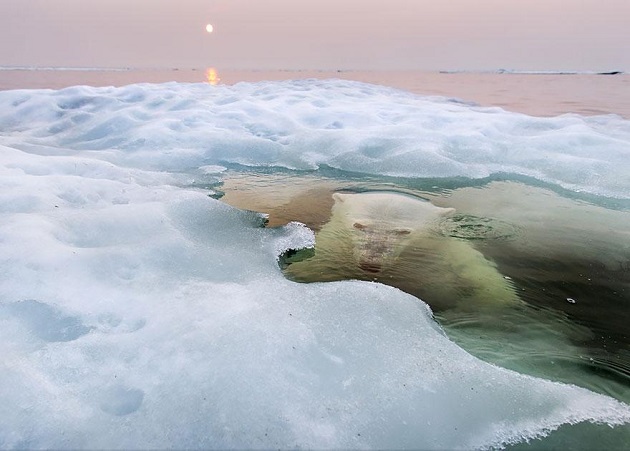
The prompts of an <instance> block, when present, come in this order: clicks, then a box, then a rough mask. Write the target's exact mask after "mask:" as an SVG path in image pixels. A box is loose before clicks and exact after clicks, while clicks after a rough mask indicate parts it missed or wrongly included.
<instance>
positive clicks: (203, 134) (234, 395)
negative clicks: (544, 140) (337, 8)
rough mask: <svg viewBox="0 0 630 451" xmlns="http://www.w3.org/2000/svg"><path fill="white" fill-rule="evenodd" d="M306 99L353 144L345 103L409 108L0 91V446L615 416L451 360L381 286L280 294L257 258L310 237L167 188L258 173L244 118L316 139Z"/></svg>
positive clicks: (434, 330)
mask: <svg viewBox="0 0 630 451" xmlns="http://www.w3.org/2000/svg"><path fill="white" fill-rule="evenodd" d="M300 87H301V88H300ZM300 89H303V91H300ZM248 90H254V91H257V90H262V91H265V90H268V91H270V92H271V93H269V94H268V96H269V99H267V100H264V99H263V100H260V102H256V101H254V100H251V98H250V96H251V95H254V94H249V95H248V94H247V91H248ZM278 90H279V91H280V93H279V92H278ZM313 90H315V92H317V93H318V94H317V98H318V99H325V94H326V93H328V95H329V96H330V99H329V101H328V102H329V105H332V107H330V109H331V114H332V116H333V117H335V119H334V120H336V121H341V120H342V119H343V118H342V117H341V116H343V114H346V115H347V116H348V118H346V119H344V121H345V122H344V124H345V125H344V127H346V128H349V127H350V126H351V125H352V124H353V125H352V128H353V129H354V131H353V133H351V135H353V136H355V138H356V139H358V141H361V139H360V137H359V138H357V137H356V135H361V133H360V132H359V130H362V129H365V130H366V133H367V134H368V135H370V134H372V133H376V131H374V130H371V128H372V127H373V128H375V129H379V130H381V131H386V130H387V128H388V127H389V126H387V127H384V126H382V125H370V124H372V123H373V121H374V120H375V119H374V117H375V116H374V115H375V114H377V113H373V112H367V111H365V112H364V111H363V110H362V108H361V99H362V98H363V97H368V98H371V99H372V101H373V102H377V103H378V102H382V103H383V104H384V105H387V104H389V103H392V102H393V101H392V98H398V99H400V100H399V101H398V102H400V103H401V106H400V108H401V109H403V110H404V109H405V108H407V109H411V110H413V111H415V109H417V108H418V104H420V105H422V104H423V102H422V101H421V100H418V99H417V98H414V97H410V96H406V95H403V94H402V93H398V92H396V91H389V90H386V89H382V88H376V87H371V86H366V85H359V84H352V83H350V84H347V83H341V82H339V83H338V82H313V86H312V87H311V86H310V83H308V82H304V83H297V84H290V83H288V84H285V83H281V84H277V85H276V84H262V85H242V86H240V87H239V86H237V87H234V88H230V89H219V90H216V94H213V92H215V91H213V88H211V87H205V86H198V85H190V86H179V85H168V86H159V87H155V86H132V87H128V88H122V89H101V90H93V89H90V88H72V89H70V90H64V91H60V92H52V91H14V92H9V93H0V98H1V99H2V106H3V107H2V108H0V115H2V116H1V120H0V124H1V126H0V274H2V277H0V355H1V356H2V359H0V448H2V449H5V448H19V449H24V448H66V449H68V448H70V449H77V448H117V449H130V448H136V449H138V448H143V449H146V448H221V449H225V448H248V449H249V448H265V449H270V448H298V447H300V448H337V449H339V448H353V449H355V448H388V449H392V448H412V449H418V448H420V449H439V448H441V449H456V448H465V449H470V448H489V447H493V446H503V445H505V444H508V443H513V442H518V441H522V440H524V439H528V438H533V437H537V436H541V435H545V434H547V433H549V432H550V431H551V430H554V429H556V428H558V427H559V426H560V425H562V424H575V423H579V422H582V421H591V422H596V423H603V424H609V425H619V424H622V423H630V406H627V405H625V404H622V403H620V402H618V401H616V400H614V399H611V398H609V397H606V396H602V395H598V394H595V393H592V392H589V391H588V390H585V389H581V388H578V387H575V386H570V385H565V384H559V383H553V382H549V381H544V380H541V379H537V378H532V377H528V376H523V375H520V374H517V373H515V372H512V371H508V370H504V369H500V368H497V367H495V366H493V365H490V364H486V363H483V362H481V361H480V360H478V359H476V358H474V357H472V356H471V355H469V354H467V353H466V352H465V351H463V350H462V349H461V348H459V347H458V346H456V345H455V344H454V343H452V342H451V341H449V340H448V339H447V338H446V337H445V336H444V334H443V333H442V332H441V330H440V329H439V327H438V326H437V325H436V324H435V322H434V321H433V320H432V318H431V312H430V310H429V308H428V307H427V306H426V305H425V304H424V303H423V302H421V301H420V300H418V299H416V298H414V297H412V296H410V295H407V294H404V293H402V292H400V291H399V290H396V289H394V288H390V287H387V286H383V285H380V284H376V283H365V282H356V281H347V282H336V283H318V284H298V283H294V282H290V281H288V280H287V279H285V278H284V277H283V275H282V274H281V272H280V270H279V268H278V265H277V256H278V254H279V253H281V252H283V251H285V250H287V249H294V248H300V247H308V246H312V245H313V234H312V232H311V231H310V230H308V229H306V228H305V227H304V226H302V225H300V224H296V223H292V224H289V225H287V226H285V227H282V228H279V229H266V228H263V227H261V225H262V224H263V217H262V216H261V215H259V214H257V213H252V212H245V211H240V210H237V209H234V208H232V207H229V206H227V205H225V204H223V203H220V202H218V201H215V200H213V199H211V198H209V197H208V196H207V195H206V193H205V192H202V191H199V190H195V189H193V188H185V187H184V186H185V185H186V183H184V182H185V181H186V180H185V179H186V178H190V177H193V176H194V177H197V176H201V175H203V176H205V177H215V176H220V174H221V172H222V170H223V168H222V167H221V165H220V162H222V161H230V159H231V158H235V159H236V158H239V159H240V158H242V159H247V161H250V162H252V163H255V164H270V161H271V156H272V152H271V150H269V149H271V148H275V147H273V146H274V145H275V144H273V143H275V141H273V140H272V141H271V143H272V144H265V143H266V142H267V140H268V139H267V135H266V136H265V137H260V136H256V134H255V130H257V129H256V127H255V126H254V125H255V124H254V122H252V121H253V119H252V118H257V119H258V121H259V123H261V124H263V125H264V126H263V125H260V127H261V128H260V130H267V131H268V130H270V129H273V127H274V126H275V127H277V128H278V129H279V130H286V129H295V130H297V131H299V133H305V134H306V135H309V134H311V133H312V134H317V133H319V131H321V129H319V128H316V127H315V125H311V126H310V128H309V127H306V126H305V125H304V123H306V122H308V117H309V115H308V114H306V112H307V111H309V108H307V107H306V106H305V105H308V104H310V102H311V101H308V100H304V99H302V98H300V96H301V95H303V96H306V98H309V95H312V92H313ZM241 91H242V92H241ZM230 92H231V93H232V96H233V97H232V98H231V99H232V100H231V101H232V103H234V104H235V105H232V107H231V108H232V109H231V110H229V112H228V111H227V110H222V106H221V105H219V103H220V102H224V105H227V99H228V94H227V93H230ZM239 92H240V94H238V95H237V93H239ZM300 92H302V94H300ZM257 95H258V96H263V97H265V94H263V93H259V94H257ZM215 96H218V97H215ZM285 96H286V97H288V98H286V99H285V98H284V97H285ZM8 99H9V100H8ZM273 99H275V102H277V103H278V105H277V106H276V107H272V106H271V105H268V104H265V102H271V103H273V102H274V100H273ZM352 99H356V102H358V104H357V108H356V111H351V110H352V109H351V108H350V104H351V103H352V102H353V100H352ZM379 99H380V100H379ZM292 101H295V102H296V103H297V104H300V103H301V107H299V108H298V107H297V106H295V104H292ZM323 101H324V100H322V102H323ZM338 102H339V103H340V104H342V105H344V103H345V105H344V106H343V108H341V106H338V107H335V105H336V104H337V103H338ZM405 102H407V103H408V104H407V105H406V104H405ZM260 103H262V104H263V105H266V106H265V108H262V107H260ZM284 105H286V108H288V110H289V111H285V112H282V111H281V109H282V108H284ZM405 105H406V106H405ZM429 106H430V108H431V109H436V110H438V111H441V110H442V109H444V110H445V111H447V112H449V111H450V112H451V113H449V114H454V113H453V112H457V111H463V112H464V113H462V114H463V115H464V116H467V115H471V116H474V115H475V114H489V115H491V116H492V115H495V114H496V115H498V116H499V117H504V116H505V117H513V118H514V119H521V120H524V119H523V117H522V116H518V115H515V116H510V115H507V114H506V113H503V112H500V111H494V112H483V113H476V112H475V111H474V110H470V109H468V108H462V107H456V106H453V105H450V104H448V103H446V104H431V103H428V107H429ZM226 108H227V107H226ZM291 108H294V109H293V110H291ZM312 108H313V109H314V110H315V111H317V113H318V115H315V117H313V118H311V119H312V120H313V121H315V122H317V121H325V120H326V119H325V117H324V116H323V114H324V113H323V112H324V111H325V110H326V109H327V108H324V107H312ZM392 108H393V107H392ZM7 109H8V110H9V112H7ZM340 109H342V110H343V111H345V113H343V114H342V112H341V111H339V110H340ZM239 111H241V113H239ZM291 111H294V112H295V113H296V114H297V113H298V112H300V111H301V114H298V115H297V118H296V119H290V116H291ZM305 111H306V112H305ZM381 114H385V115H386V114H387V109H385V111H383V112H381ZM283 117H284V118H285V119H284V122H283V121H282V120H281V118H283ZM403 117H404V115H403ZM399 120H400V121H402V122H404V119H399ZM528 120H531V119H528ZM575 120H579V121H583V119H580V118H576V119H575ZM600 120H602V121H604V122H605V123H606V124H608V121H613V123H617V124H623V122H619V121H617V122H614V118H602V119H600ZM389 121H390V122H391V123H392V124H391V125H390V126H391V127H394V128H396V127H398V126H397V125H396V124H394V122H397V121H394V120H393V119H389ZM385 122H387V121H385ZM239 124H240V125H239ZM366 124H367V125H366ZM606 126H608V125H606ZM305 129H306V130H307V131H306V132H305V131H304V130H305ZM274 130H275V129H274ZM300 130H301V131H300ZM313 130H315V131H313ZM334 130H344V128H343V127H340V128H339V129H333V131H334ZM297 131H296V133H295V134H294V135H298V134H299V133H298V132H297ZM277 133H278V134H279V132H277ZM617 133H620V134H621V133H622V132H621V131H617ZM223 134H226V135H228V137H233V138H234V139H236V140H237V143H238V144H239V145H249V146H250V147H249V148H246V149H241V148H240V147H239V145H236V144H234V143H231V141H230V140H229V139H228V138H225V137H222V135H223ZM392 136H393V135H392ZM392 139H393V138H392ZM216 140H219V143H216V142H215V141H216ZM350 141H351V140H350ZM302 142H303V143H304V145H305V146H313V145H314V144H313V143H312V142H310V141H309V139H306V138H304V139H303V141H302ZM348 142H349V141H348ZM309 143H310V144H309ZM219 144H221V145H223V146H225V147H224V148H223V154H224V156H223V157H222V156H221V152H220V150H221V148H220V146H219ZM266 146H269V147H266ZM287 146H293V147H292V149H293V155H294V157H295V159H296V161H298V162H302V161H303V160H300V156H299V152H298V150H299V146H298V145H297V143H293V144H287ZM311 149H312V147H311ZM306 151H307V152H308V148H307V149H306ZM323 151H324V152H325V151H326V149H325V148H324V150H323ZM231 152H232V153H231ZM311 152H313V150H311ZM355 153H357V154H359V153H358V151H356V150H355ZM288 155H289V153H287V154H281V152H278V153H277V154H276V157H277V158H278V159H280V158H281V157H282V158H286V157H287V156H288ZM322 155H324V156H325V154H322ZM263 158H268V160H267V161H264V162H261V161H262V160H263ZM322 158H324V157H322ZM273 161H275V160H273ZM326 161H331V158H328V159H327V160H326ZM348 161H349V160H348ZM348 164H349V163H348ZM375 167H376V166H373V168H375ZM374 170H375V169H374ZM625 427H627V426H625Z"/></svg>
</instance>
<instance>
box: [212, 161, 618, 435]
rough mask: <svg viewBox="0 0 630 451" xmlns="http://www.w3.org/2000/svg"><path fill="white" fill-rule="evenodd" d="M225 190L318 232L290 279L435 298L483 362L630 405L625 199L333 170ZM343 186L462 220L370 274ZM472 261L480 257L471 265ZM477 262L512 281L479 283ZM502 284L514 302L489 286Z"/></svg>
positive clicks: (287, 263)
mask: <svg viewBox="0 0 630 451" xmlns="http://www.w3.org/2000/svg"><path fill="white" fill-rule="evenodd" d="M219 189H220V190H221V192H222V193H223V197H222V200H224V201H225V202H227V203H229V204H231V205H234V206H237V207H239V208H244V209H251V210H256V211H261V212H264V213H267V214H268V215H269V223H268V227H274V226H278V225H281V224H284V223H286V222H288V221H301V222H304V223H305V224H306V225H308V226H309V227H310V228H312V229H313V230H315V231H316V246H315V249H314V251H311V250H306V251H300V252H297V253H294V254H290V255H287V256H285V259H284V261H283V267H284V273H285V275H286V276H287V277H288V278H290V279H292V280H296V281H300V282H321V281H333V280H345V279H358V280H369V281H376V282H381V283H384V284H387V285H391V286H395V287H398V288H400V289H401V290H403V291H406V292H408V293H411V294H413V295H415V296H417V297H419V298H421V299H422V300H424V301H425V302H427V303H428V304H429V305H430V306H431V308H432V309H433V312H434V315H435V318H436V319H437V321H438V322H439V323H440V324H441V325H442V327H443V328H444V329H445V330H446V333H447V334H448V336H449V337H450V338H451V339H452V340H453V341H455V342H456V343H457V344H459V345H460V346H462V347H463V348H464V349H466V350H467V351H469V352H470V353H472V354H473V355H475V356H478V357H480V358H482V359H483V360H486V361H488V362H492V363H495V364H497V365H500V366H502V367H506V368H510V369H514V370H516V371H518V372H521V373H526V374H531V375H535V376H540V377H544V378H547V379H551V380H555V381H562V382H566V383H572V384H576V385H579V386H582V387H586V388H589V389H591V390H593V391H596V392H599V393H604V394H607V395H610V396H612V397H614V398H617V399H619V400H621V401H624V402H626V403H628V402H630V321H629V320H630V239H629V238H630V209H628V205H627V204H626V203H624V201H619V200H612V199H604V198H599V199H594V198H587V197H584V196H583V195H580V193H569V192H566V191H562V190H558V188H557V187H550V186H545V185H542V184H540V183H534V182H532V181H531V180H516V179H511V180H508V179H499V178H494V179H484V180H481V181H474V182H473V181H469V180H464V179H443V180H439V181H438V180H427V179H418V180H410V179H392V178H389V179H388V178H378V177H372V178H365V177H364V176H362V177H356V178H354V177H353V176H352V175H351V174H348V173H340V172H335V171H330V170H329V171H327V170H324V171H320V172H317V173H295V172H289V171H274V170H268V171H264V172H261V171H228V172H227V173H225V178H224V183H223V185H222V186H221V187H220V188H219ZM335 192H344V193H365V192H386V193H390V194H394V195H406V196H415V197H417V198H418V199H419V200H425V201H429V202H431V203H432V204H433V205H435V206H438V207H448V208H454V209H455V212H454V213H453V214H451V215H448V216H446V217H444V218H442V219H441V220H440V221H439V222H437V223H435V224H434V225H433V226H432V228H431V230H430V233H429V234H427V235H426V237H425V238H424V240H425V241H424V243H419V244H418V243H415V244H412V245H409V246H407V247H406V248H404V249H403V250H402V251H401V252H400V254H399V255H398V256H397V257H396V259H395V262H393V263H392V264H389V265H385V266H383V267H379V268H377V269H376V270H375V269H370V268H367V269H366V268H362V267H361V266H360V265H358V264H357V262H356V260H355V259H354V258H353V254H352V245H353V244H352V243H351V242H349V239H348V234H344V233H338V234H335V231H331V230H330V227H329V226H328V225H327V224H330V223H329V221H331V212H332V210H333V206H334V203H335V201H334V199H333V193H335ZM324 234H325V237H324ZM427 242H429V243H433V244H427ZM445 249H446V250H445ZM475 253H480V255H481V256H482V257H481V258H477V257H472V260H471V259H469V260H470V262H469V263H468V267H462V261H466V258H467V257H466V255H469V254H470V255H473V254H474V255H477V254H475ZM475 259H476V260H475ZM475 265H476V266H477V267H482V270H483V271H486V272H489V271H490V272H491V271H494V272H496V277H500V279H501V282H499V281H497V279H496V277H495V279H492V280H491V277H492V276H491V275H490V276H488V277H490V278H485V279H484V276H483V275H482V276H475V275H474V274H473V275H471V274H470V273H471V271H473V272H474V271H475V268H474V267H475ZM471 268H472V269H471ZM483 271H482V272H483ZM467 273H468V275H466V274H467ZM475 277H477V279H478V280H475ZM498 283H503V284H504V285H505V287H507V290H509V292H510V294H507V295H506V291H505V287H503V291H501V290H498V291H497V290H494V291H493V290H492V287H490V288H488V286H485V287H484V284H486V285H491V284H498ZM493 296H494V297H495V298H494V299H493ZM505 297H513V301H510V302H505V299H504V298H505ZM592 427H595V426H592V425H591V426H588V427H586V429H588V428H592ZM569 429H570V430H571V431H570V432H569V433H568V434H565V433H563V432H562V431H563V430H562V429H561V430H560V431H558V432H556V433H554V434H552V436H550V437H549V438H547V439H545V440H548V442H547V441H545V443H549V444H550V443H553V440H555V439H557V440H560V441H559V442H558V443H566V440H567V437H568V436H572V437H575V431H574V430H573V429H572V428H569ZM586 429H584V430H585V431H586ZM621 429H622V430H623V429H625V430H626V432H625V433H623V432H615V434H618V435H621V436H624V437H625V435H624V434H627V432H628V430H627V429H628V428H627V427H624V428H621ZM587 435H588V434H587ZM578 436H579V434H578ZM612 440H613V442H614V440H615V439H612ZM617 443H621V442H617Z"/></svg>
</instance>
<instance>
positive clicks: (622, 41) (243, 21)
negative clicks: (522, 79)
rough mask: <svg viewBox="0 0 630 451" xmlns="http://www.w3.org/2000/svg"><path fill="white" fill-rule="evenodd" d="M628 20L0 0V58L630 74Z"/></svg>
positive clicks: (613, 1) (214, 0)
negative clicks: (625, 72) (574, 71)
mask: <svg viewBox="0 0 630 451" xmlns="http://www.w3.org/2000/svg"><path fill="white" fill-rule="evenodd" d="M207 23H211V24H212V25H213V26H214V31H213V32H212V33H207V32H206V30H205V26H206V24H207ZM629 24H630V0H380V1H376V0H318V1H311V0H0V66H56V67H138V68H175V67H177V68H203V67H208V66H214V67H217V68H221V69H261V70H268V69H321V70H337V69H342V70H353V69H354V70H408V69H413V70H494V69H499V68H505V69H516V70H572V71H573V70H576V71H581V70H585V71H589V70H595V71H607V70H623V71H630V45H629V44H628V43H629V42H630V25H629Z"/></svg>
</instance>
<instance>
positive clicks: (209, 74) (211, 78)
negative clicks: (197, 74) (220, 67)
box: [206, 67, 221, 86]
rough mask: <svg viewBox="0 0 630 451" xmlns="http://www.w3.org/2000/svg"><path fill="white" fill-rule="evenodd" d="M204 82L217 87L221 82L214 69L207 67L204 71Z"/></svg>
mask: <svg viewBox="0 0 630 451" xmlns="http://www.w3.org/2000/svg"><path fill="white" fill-rule="evenodd" d="M206 81H207V82H208V83H210V84H211V85H212V86H215V85H218V84H219V82H220V81H221V79H220V78H219V73H218V72H217V70H216V69H215V68H214V67H208V68H207V69H206Z"/></svg>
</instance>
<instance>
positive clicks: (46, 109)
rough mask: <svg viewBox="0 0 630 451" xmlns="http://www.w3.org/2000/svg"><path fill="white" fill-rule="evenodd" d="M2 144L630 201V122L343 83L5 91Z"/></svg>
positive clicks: (158, 161)
mask: <svg viewBox="0 0 630 451" xmlns="http://www.w3.org/2000/svg"><path fill="white" fill-rule="evenodd" d="M0 130H3V135H4V137H3V138H2V142H4V143H6V144H7V145H15V146H18V147H20V148H25V147H26V146H29V145H39V146H48V147H52V148H64V149H73V150H81V151H85V152H89V151H99V152H98V154H96V155H97V156H95V158H99V159H104V160H109V161H111V162H118V163H121V162H123V161H124V162H125V164H127V165H137V166H143V167H144V166H147V165H149V166H150V167H152V168H155V169H163V170H187V169H189V168H192V167H198V166H201V165H221V164H228V163H240V164H244V165H250V166H283V167H287V168H295V169H314V168H317V167H319V166H320V165H324V164H325V165H328V166H332V167H335V168H339V169H343V170H348V171H354V172H360V173H369V174H384V175H391V176H405V177H448V176H465V177H471V178H480V177H486V176H488V175H490V174H493V173H498V172H505V173H512V174H521V175H526V176H531V177H534V178H537V179H539V180H542V181H545V182H549V183H553V184H557V185H559V186H562V187H564V188H568V189H571V190H578V191H586V192H589V193H593V194H598V195H603V196H609V197H617V198H630V121H627V120H624V119H622V118H620V117H618V116H614V115H606V116H595V117H582V116H578V115H563V116H559V117H553V118H537V117H531V116H526V115H523V114H517V113H511V112H506V111H504V110H501V109H499V108H481V107H474V106H470V105H466V104H461V103H454V102H448V101H446V100H444V101H438V100H436V99H427V98H422V97H418V96H416V95H412V94H409V93H405V92H402V91H397V90H394V89H390V88H385V87H380V86H374V85H368V84H363V83H358V82H351V81H317V80H306V81H293V82H262V83H254V84H248V83H240V84H237V85H234V86H210V85H207V84H175V83H171V84H163V85H131V86H127V87H122V88H90V87H73V88H67V89H63V90H60V91H45V90H39V91H37V90H28V91H19V90H18V91H5V92H0Z"/></svg>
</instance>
